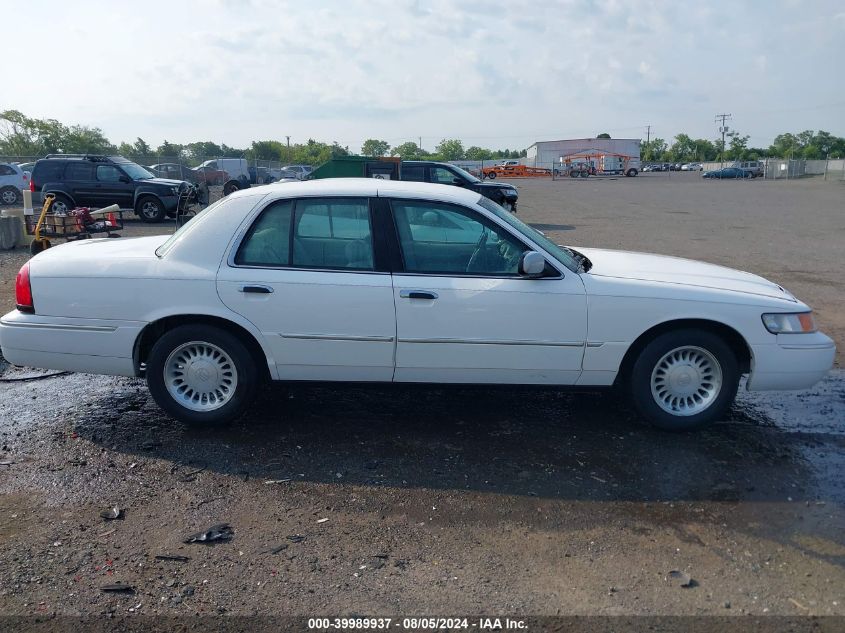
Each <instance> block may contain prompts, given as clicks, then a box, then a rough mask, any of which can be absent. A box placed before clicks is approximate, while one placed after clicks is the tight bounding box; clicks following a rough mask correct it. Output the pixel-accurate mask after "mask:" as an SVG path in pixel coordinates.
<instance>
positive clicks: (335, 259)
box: [235, 198, 373, 270]
mask: <svg viewBox="0 0 845 633" xmlns="http://www.w3.org/2000/svg"><path fill="white" fill-rule="evenodd" d="M291 231H293V232H291ZM235 264H237V265H240V266H266V267H274V268H276V267H289V266H293V267H294V268H326V269H336V270H373V240H372V231H371V227H370V209H369V201H368V200H367V199H366V198H332V199H324V198H306V199H301V200H297V201H296V203H295V204H294V203H293V202H292V201H290V200H283V201H279V202H276V203H274V204H272V205H270V206H269V207H267V209H265V210H264V211H263V212H262V214H261V215H260V216H259V218H258V220H256V222H255V224H254V225H253V226H252V228H251V229H250V231H249V233H248V234H247V236H246V238H245V239H244V241H243V243H242V244H241V247H240V249H239V250H238V253H237V255H236V256H235Z"/></svg>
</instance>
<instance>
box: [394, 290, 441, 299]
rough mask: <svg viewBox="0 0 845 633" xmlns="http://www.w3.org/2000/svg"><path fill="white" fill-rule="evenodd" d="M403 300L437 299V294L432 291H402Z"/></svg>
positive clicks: (400, 294)
mask: <svg viewBox="0 0 845 633" xmlns="http://www.w3.org/2000/svg"><path fill="white" fill-rule="evenodd" d="M399 296H400V297H402V298H403V299H437V293H436V292H432V291H431V290H400V291H399Z"/></svg>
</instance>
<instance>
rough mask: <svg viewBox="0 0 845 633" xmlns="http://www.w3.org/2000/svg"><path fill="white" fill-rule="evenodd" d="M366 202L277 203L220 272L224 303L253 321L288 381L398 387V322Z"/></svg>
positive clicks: (318, 200)
mask: <svg viewBox="0 0 845 633" xmlns="http://www.w3.org/2000/svg"><path fill="white" fill-rule="evenodd" d="M374 225H375V223H374V221H373V211H372V210H371V205H370V200H369V199H368V198H364V197H333V198H300V199H297V200H288V199H285V200H278V201H275V202H272V203H270V204H269V205H268V206H266V208H264V209H263V210H261V212H260V213H259V215H258V216H257V219H256V220H255V221H254V222H253V223H252V226H251V227H250V228H249V230H247V231H246V232H245V234H244V237H243V239H242V240H241V241H240V243H239V244H237V245H236V246H235V248H234V249H233V251H232V253H231V254H230V256H229V258H228V262H226V263H224V264H223V265H222V267H221V269H220V271H219V273H218V281H217V288H218V294H219V296H220V298H221V299H222V301H223V302H224V303H225V304H226V305H227V306H228V307H229V308H230V309H232V310H234V311H235V312H237V313H238V314H241V315H242V316H244V317H245V318H247V319H249V320H250V321H251V322H252V323H254V324H255V325H256V327H257V328H258V329H259V330H260V331H261V333H262V335H263V336H264V340H265V341H266V343H267V346H268V347H269V349H271V350H272V353H273V357H274V360H275V364H276V369H277V373H278V376H279V378H280V379H282V380H352V381H388V382H389V381H390V380H391V379H392V377H393V353H394V345H395V336H396V316H395V311H394V306H393V286H392V283H391V277H390V271H389V269H388V266H387V264H386V261H387V260H386V257H385V256H383V255H382V250H383V249H378V248H377V242H378V240H375V239H374V231H373V226H374Z"/></svg>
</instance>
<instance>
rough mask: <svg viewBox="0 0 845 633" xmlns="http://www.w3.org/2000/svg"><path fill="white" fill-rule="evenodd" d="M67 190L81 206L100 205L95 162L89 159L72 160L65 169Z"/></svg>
mask: <svg viewBox="0 0 845 633" xmlns="http://www.w3.org/2000/svg"><path fill="white" fill-rule="evenodd" d="M64 185H65V190H66V191H67V192H68V193H69V194H70V196H71V197H72V198H73V201H74V203H76V205H77V206H80V207H87V206H98V204H97V188H96V185H97V183H96V182H95V180H94V164H93V163H90V162H88V161H70V162H68V163H67V165H66V166H65V171H64Z"/></svg>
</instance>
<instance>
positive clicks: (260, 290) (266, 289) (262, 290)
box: [241, 286, 273, 295]
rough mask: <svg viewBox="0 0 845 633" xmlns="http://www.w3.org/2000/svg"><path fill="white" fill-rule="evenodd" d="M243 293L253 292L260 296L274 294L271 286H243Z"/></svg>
mask: <svg viewBox="0 0 845 633" xmlns="http://www.w3.org/2000/svg"><path fill="white" fill-rule="evenodd" d="M241 292H253V293H256V294H260V295H269V294H270V293H271V292H273V289H272V288H271V287H270V286H241Z"/></svg>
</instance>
